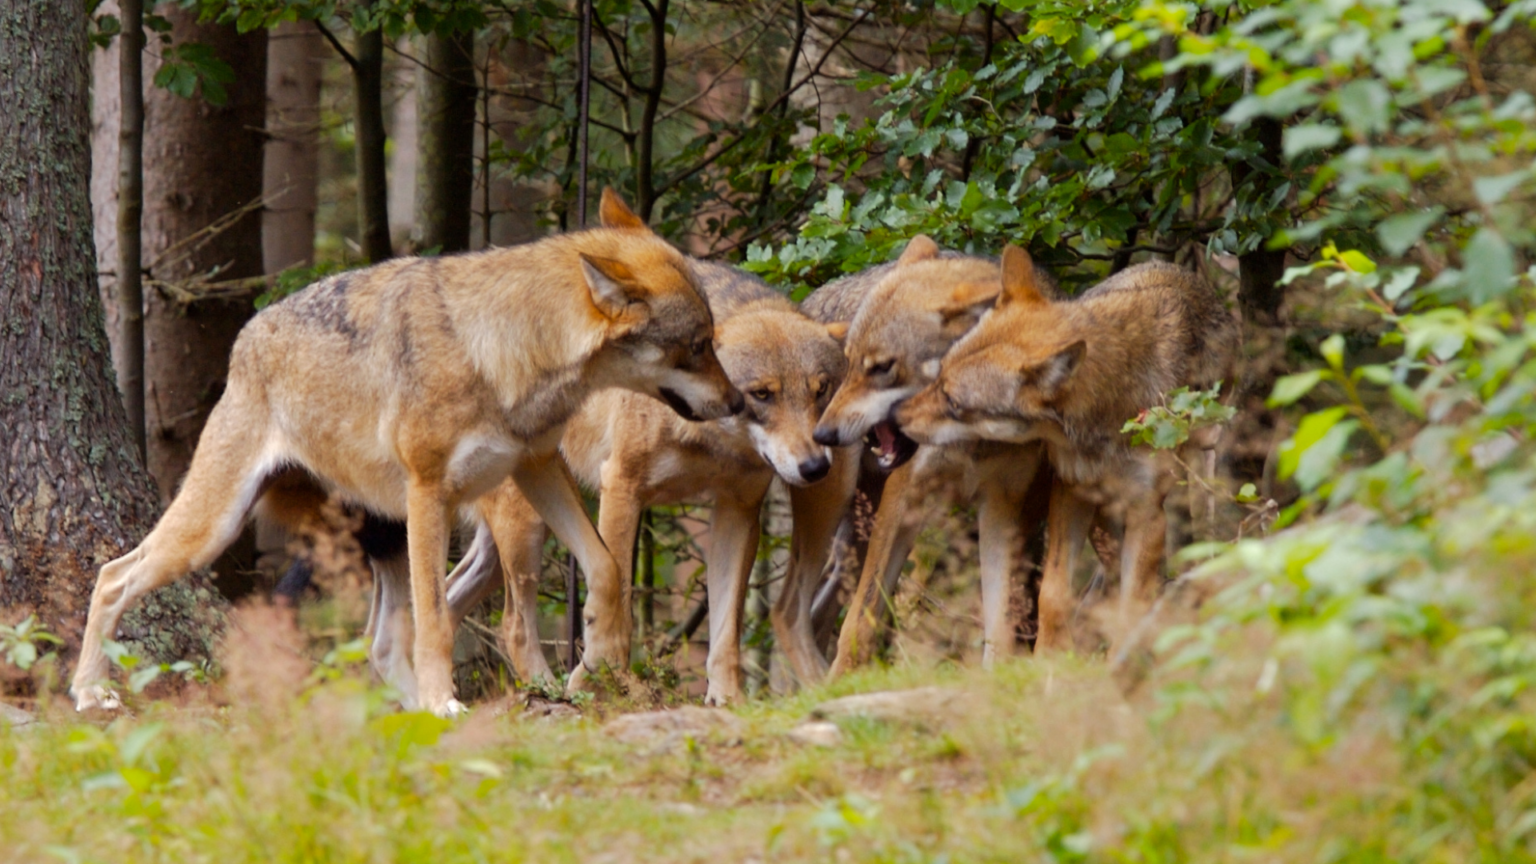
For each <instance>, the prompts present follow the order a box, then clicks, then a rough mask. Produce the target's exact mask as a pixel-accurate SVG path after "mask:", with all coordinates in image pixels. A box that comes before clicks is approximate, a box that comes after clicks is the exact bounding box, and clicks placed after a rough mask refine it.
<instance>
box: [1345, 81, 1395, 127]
mask: <svg viewBox="0 0 1536 864" xmlns="http://www.w3.org/2000/svg"><path fill="white" fill-rule="evenodd" d="M1335 99H1336V101H1337V105H1338V113H1339V119H1341V120H1343V121H1344V122H1345V123H1347V124H1349V125H1350V127H1352V128H1354V129H1358V130H1360V131H1362V132H1365V133H1366V134H1372V133H1376V132H1382V131H1385V130H1386V128H1387V118H1388V116H1389V111H1390V109H1391V107H1392V93H1391V92H1390V91H1388V90H1387V86H1386V85H1385V84H1383V83H1381V82H1380V81H1377V80H1376V79H1374V78H1357V79H1355V80H1354V81H1351V82H1349V83H1348V84H1346V85H1344V87H1343V89H1341V90H1339V92H1338V95H1337V96H1336V97H1335Z"/></svg>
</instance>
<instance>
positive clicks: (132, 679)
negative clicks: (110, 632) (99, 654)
mask: <svg viewBox="0 0 1536 864" xmlns="http://www.w3.org/2000/svg"><path fill="white" fill-rule="evenodd" d="M101 647H102V651H103V652H105V653H106V655H107V657H108V658H110V659H111V660H112V663H113V664H114V665H116V666H117V667H118V668H119V669H122V670H123V671H124V672H127V673H128V690H129V692H132V693H143V692H144V688H146V687H148V686H149V685H151V684H153V683H154V682H155V680H156V679H158V678H159V677H160V676H161V675H163V674H165V673H167V672H174V673H176V674H178V675H180V676H181V677H182V679H183V680H185V681H190V682H197V683H199V684H201V683H206V682H207V681H208V678H209V671H210V664H209V663H208V661H203V662H201V663H193V662H192V661H190V660H177V661H174V662H169V663H147V662H145V660H144V658H142V657H140V656H138V655H137V654H134V653H133V651H132V649H131V648H129V647H128V646H127V645H124V644H122V643H121V642H114V641H112V640H110V639H109V640H107V641H106V642H104V643H102V646H101Z"/></svg>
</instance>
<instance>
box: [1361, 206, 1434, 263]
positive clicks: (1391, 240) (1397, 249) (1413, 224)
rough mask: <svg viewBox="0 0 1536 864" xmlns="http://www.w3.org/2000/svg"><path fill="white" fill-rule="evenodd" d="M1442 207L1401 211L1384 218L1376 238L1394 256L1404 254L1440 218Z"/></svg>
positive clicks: (1377, 227) (1377, 229)
mask: <svg viewBox="0 0 1536 864" xmlns="http://www.w3.org/2000/svg"><path fill="white" fill-rule="evenodd" d="M1441 212H1442V211H1441V209H1440V208H1439V207H1432V208H1430V209H1428V210H1419V211H1417V212H1413V213H1399V214H1397V215H1396V216H1392V217H1389V218H1387V219H1383V220H1382V222H1381V224H1379V225H1377V226H1376V239H1378V240H1380V241H1381V248H1383V249H1385V250H1386V251H1387V254H1389V255H1392V256H1398V255H1402V254H1403V253H1404V252H1407V251H1408V250H1409V249H1412V248H1413V245H1414V244H1415V243H1418V242H1419V238H1421V237H1423V236H1424V232H1425V231H1428V230H1429V227H1430V226H1431V225H1433V224H1435V223H1436V222H1437V221H1439V219H1440V214H1441Z"/></svg>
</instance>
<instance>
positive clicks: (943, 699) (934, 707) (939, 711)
mask: <svg viewBox="0 0 1536 864" xmlns="http://www.w3.org/2000/svg"><path fill="white" fill-rule="evenodd" d="M971 700H972V697H971V694H969V693H967V692H965V691H964V690H956V689H953V688H949V687H917V688H914V689H912V690H881V691H878V692H875V693H859V694H857V695H854V696H844V697H842V698H841V699H833V700H831V701H830V702H823V703H821V704H820V705H817V706H816V707H815V708H812V709H811V719H812V720H834V721H835V720H841V719H843V718H847V717H863V718H866V719H869V720H879V721H883V722H887V723H913V724H919V725H926V724H932V723H938V722H941V721H943V720H944V719H946V718H948V717H951V716H954V715H955V714H958V713H963V712H964V711H965V710H966V709H967V707H968V706H969V705H970V703H971Z"/></svg>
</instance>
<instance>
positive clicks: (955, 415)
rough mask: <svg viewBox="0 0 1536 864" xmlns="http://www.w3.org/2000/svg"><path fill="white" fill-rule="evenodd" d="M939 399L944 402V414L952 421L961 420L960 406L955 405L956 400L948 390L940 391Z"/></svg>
mask: <svg viewBox="0 0 1536 864" xmlns="http://www.w3.org/2000/svg"><path fill="white" fill-rule="evenodd" d="M939 397H940V398H942V399H943V400H944V414H945V415H946V416H947V417H949V419H951V420H959V419H960V406H959V405H957V404H955V398H954V397H953V396H951V395H949V392H948V391H946V390H940V391H939Z"/></svg>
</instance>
